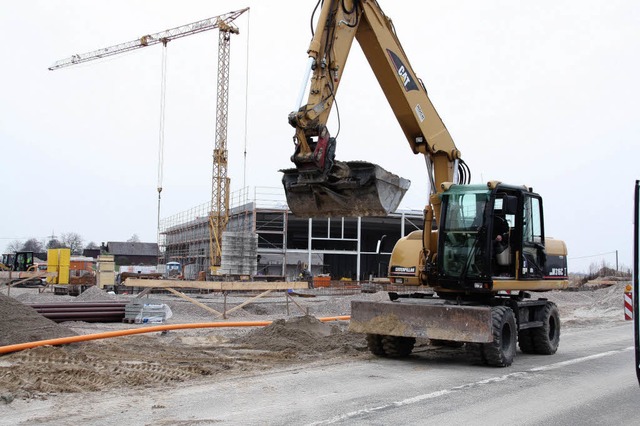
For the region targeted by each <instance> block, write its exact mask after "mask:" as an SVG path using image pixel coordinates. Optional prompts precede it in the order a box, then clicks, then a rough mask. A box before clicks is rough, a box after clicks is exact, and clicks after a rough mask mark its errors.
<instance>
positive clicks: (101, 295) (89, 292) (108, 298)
mask: <svg viewBox="0 0 640 426" xmlns="http://www.w3.org/2000/svg"><path fill="white" fill-rule="evenodd" d="M117 300H118V296H117V295H115V294H109V293H107V292H105V291H103V290H101V289H99V288H98V287H96V286H91V287H89V288H88V289H86V290H85V291H83V292H82V293H81V294H80V295H79V296H77V297H76V298H75V301H76V302H115V301H117Z"/></svg>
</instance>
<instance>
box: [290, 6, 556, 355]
mask: <svg viewBox="0 0 640 426" xmlns="http://www.w3.org/2000/svg"><path fill="white" fill-rule="evenodd" d="M321 4H322V6H321V10H320V15H319V18H318V22H317V26H316V30H315V32H314V34H313V37H312V40H311V44H310V46H309V50H308V63H307V72H306V74H305V78H304V82H303V87H302V89H301V91H300V96H299V99H298V103H297V105H296V108H297V109H296V110H294V111H293V112H292V113H291V114H290V115H289V123H290V124H291V125H292V126H293V127H294V128H295V135H294V143H295V149H294V152H293V155H292V157H291V160H292V162H293V163H294V164H295V168H292V169H288V170H283V171H282V172H283V179H282V181H283V185H284V188H285V193H286V196H287V202H288V205H289V208H290V209H291V211H292V212H293V214H295V215H296V216H300V217H331V216H367V215H371V216H383V215H386V214H388V213H389V212H391V211H394V210H395V209H396V208H397V207H398V205H399V204H400V201H401V200H402V197H403V195H404V193H405V192H406V191H407V189H408V188H409V181H407V180H406V179H403V178H401V177H399V176H397V175H395V174H392V173H390V172H388V171H386V170H384V169H382V168H381V167H380V166H378V165H375V164H371V163H367V162H359V161H351V162H342V161H338V160H336V159H335V147H336V139H335V138H334V137H331V135H330V133H329V130H328V129H327V120H328V117H329V114H330V111H331V108H332V106H333V105H334V103H335V97H336V94H337V91H338V86H339V84H340V82H341V77H342V73H343V72H344V70H345V65H346V61H347V58H348V55H349V51H350V48H351V45H352V42H353V40H354V39H356V40H357V41H358V43H359V45H360V46H361V48H362V50H363V52H364V55H365V57H366V58H367V60H368V62H369V65H370V67H371V69H372V70H373V72H374V74H375V76H376V78H377V80H378V83H379V84H380V87H381V88H382V90H383V92H384V94H385V96H386V98H387V100H388V102H389V104H390V105H391V108H392V110H393V112H394V114H395V116H396V118H397V120H398V123H399V124H400V127H401V128H402V131H403V133H404V136H405V139H406V140H407V142H408V143H409V148H410V149H411V151H412V152H413V153H414V154H419V155H423V156H424V158H425V161H426V165H427V169H428V176H429V179H430V182H429V185H428V186H429V188H430V189H429V193H428V194H426V196H427V197H426V198H427V200H428V204H427V205H426V207H425V209H424V230H423V231H415V232H413V233H411V234H409V235H407V236H406V237H404V238H401V239H400V240H399V241H398V243H397V244H396V246H395V247H394V249H393V252H392V255H391V261H390V266H389V276H390V278H391V279H392V280H393V281H394V282H396V283H402V284H415V285H423V286H426V287H427V289H429V290H428V291H422V292H415V293H412V294H398V293H393V292H390V293H389V296H390V300H389V301H386V302H370V301H354V302H352V306H351V322H350V329H351V330H352V331H354V332H358V333H364V334H366V340H367V344H368V347H369V350H370V351H371V352H372V353H374V354H376V355H380V356H386V357H404V356H407V355H409V354H410V353H411V351H412V350H413V347H414V344H415V341H416V338H428V339H430V340H431V341H432V343H439V344H445V345H452V346H462V345H464V346H465V347H466V348H467V349H468V350H469V351H471V352H472V353H473V354H475V355H477V356H478V357H479V358H480V359H481V360H482V361H483V362H485V363H487V364H489V365H494V366H501V367H502V366H508V365H510V364H511V363H512V361H513V358H514V355H515V352H516V342H519V346H520V349H521V350H522V351H523V352H526V353H537V354H553V353H555V352H556V350H557V348H558V344H559V340H560V318H559V314H558V309H557V307H556V306H555V305H554V304H553V303H552V302H549V301H547V300H546V299H544V298H540V299H534V298H532V297H531V293H530V292H532V291H547V290H552V289H560V288H565V287H566V286H567V285H568V273H567V257H566V256H567V249H566V246H565V244H564V242H562V241H560V240H554V239H552V238H549V237H548V236H547V235H546V234H545V227H544V220H543V205H542V198H541V197H540V195H538V194H536V193H535V192H533V190H532V189H531V188H529V187H526V186H522V185H509V184H505V183H501V182H499V181H491V182H488V183H487V184H473V185H472V184H470V172H469V169H468V167H467V166H466V164H465V163H464V161H462V155H461V153H460V151H459V150H458V149H457V147H456V145H455V143H454V142H453V139H452V137H451V135H450V134H449V131H448V130H447V128H446V127H445V125H444V123H443V122H442V120H441V118H440V116H439V115H438V113H437V111H436V109H435V107H434V106H433V104H432V103H431V100H430V99H429V97H428V96H427V91H426V89H425V87H424V85H423V83H422V81H421V80H419V79H418V78H416V75H415V73H414V71H413V69H412V67H411V65H410V63H409V60H408V58H407V56H406V54H405V52H404V50H403V48H402V46H401V44H400V41H399V40H398V38H397V36H396V33H395V30H394V27H393V24H392V22H391V19H389V18H388V17H387V16H385V15H384V13H383V12H382V10H381V9H380V6H379V5H378V2H377V1H375V0H325V1H324V2H322V3H321ZM318 5H320V3H318ZM309 75H310V81H311V85H310V90H309V92H308V93H309V94H308V100H307V102H306V104H302V99H303V94H304V92H305V91H306V87H307V83H308V80H309ZM298 107H299V108H298ZM373 119H375V118H374V117H372V118H369V119H368V121H369V122H370V121H371V120H373ZM355 143H360V144H364V143H365V141H355Z"/></svg>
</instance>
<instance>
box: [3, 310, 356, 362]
mask: <svg viewBox="0 0 640 426" xmlns="http://www.w3.org/2000/svg"><path fill="white" fill-rule="evenodd" d="M350 318H351V317H350V316H348V315H345V316H336V317H324V318H318V320H320V321H322V322H328V321H348V320H349V319H350ZM272 322H273V321H236V322H200V323H193V324H165V325H155V326H150V327H144V328H131V329H127V330H116V331H105V332H102V333H94V334H84V335H81V336H69V337H60V338H57V339H47V340H38V341H35V342H26V343H17V344H15V345H7V346H0V354H8V353H11V352H17V351H22V350H25V349H32V348H37V347H39V346H57V345H66V344H68V343H77V342H86V341H89V340H98V339H108V338H111V337H120V336H130V335H132V334H143V333H153V332H156V331H169V330H182V329H189V328H223V327H264V326H267V325H269V324H271V323H272Z"/></svg>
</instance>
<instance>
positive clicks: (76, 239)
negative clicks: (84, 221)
mask: <svg viewBox="0 0 640 426" xmlns="http://www.w3.org/2000/svg"><path fill="white" fill-rule="evenodd" d="M62 244H63V245H64V247H68V248H70V249H71V254H75V255H79V254H82V248H83V247H84V238H82V237H81V236H80V234H77V233H75V232H65V233H63V234H62Z"/></svg>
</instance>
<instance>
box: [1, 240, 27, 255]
mask: <svg viewBox="0 0 640 426" xmlns="http://www.w3.org/2000/svg"><path fill="white" fill-rule="evenodd" d="M23 245H24V243H23V242H22V241H20V240H13V241H11V242H10V243H9V244H7V247H6V249H5V250H6V252H7V253H15V252H17V251H20V250H22V246H23Z"/></svg>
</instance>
